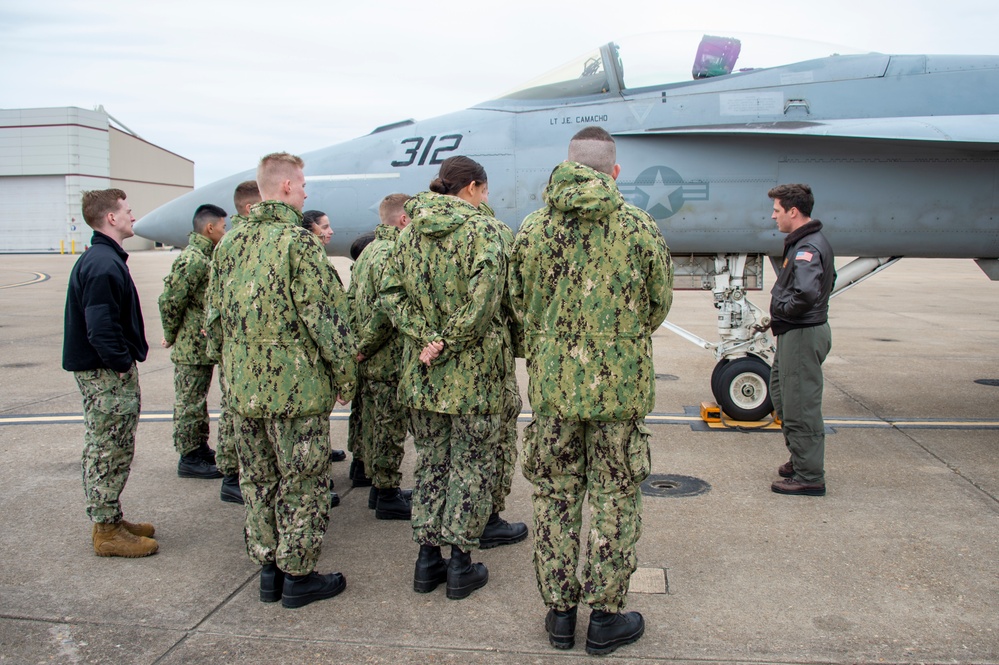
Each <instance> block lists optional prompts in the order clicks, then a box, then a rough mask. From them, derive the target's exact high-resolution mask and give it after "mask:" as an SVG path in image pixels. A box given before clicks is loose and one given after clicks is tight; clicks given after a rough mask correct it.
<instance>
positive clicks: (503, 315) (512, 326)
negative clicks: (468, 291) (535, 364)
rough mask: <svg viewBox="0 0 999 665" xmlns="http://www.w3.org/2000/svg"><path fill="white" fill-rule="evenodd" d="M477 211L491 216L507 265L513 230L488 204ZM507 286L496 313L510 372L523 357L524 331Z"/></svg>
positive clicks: (482, 205)
mask: <svg viewBox="0 0 999 665" xmlns="http://www.w3.org/2000/svg"><path fill="white" fill-rule="evenodd" d="M479 212H482V213H485V214H487V215H489V216H490V217H492V218H493V219H492V220H490V221H491V223H492V224H493V227H494V228H495V229H496V234H497V235H498V236H499V237H500V240H501V241H502V242H503V256H505V257H506V260H507V265H509V261H510V252H512V251H513V231H511V230H510V227H509V226H507V225H506V224H504V223H503V222H502V221H500V220H498V219H496V218H495V217H496V213H494V212H493V209H492V208H490V207H489V205H488V204H486V203H483V204H481V205H479ZM508 286H509V285H508V284H504V289H503V300H502V301H501V302H500V309H499V312H498V315H499V317H500V324H501V325H502V326H503V328H504V335H503V342H504V344H506V346H507V348H508V349H509V350H510V352H509V353H507V354H506V356H507V357H506V371H507V374H511V373H513V372H516V371H517V361H516V360H515V359H516V358H523V357H524V331H523V330H521V328H520V325H519V322H518V320H517V317H516V315H515V313H514V311H513V303H512V302H511V300H510V289H509V288H508Z"/></svg>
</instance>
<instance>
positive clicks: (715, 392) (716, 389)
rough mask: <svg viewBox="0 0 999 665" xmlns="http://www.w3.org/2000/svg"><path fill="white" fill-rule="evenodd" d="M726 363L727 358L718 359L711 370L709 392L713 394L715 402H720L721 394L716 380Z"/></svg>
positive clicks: (727, 361) (719, 385)
mask: <svg viewBox="0 0 999 665" xmlns="http://www.w3.org/2000/svg"><path fill="white" fill-rule="evenodd" d="M728 363H729V359H728V358H722V359H721V360H719V361H718V364H716V365H715V368H714V369H713V370H711V394H712V395H713V396H714V398H715V402H717V403H718V404H721V394H722V389H721V384H720V383H719V382H718V380H719V379H720V378H721V373H722V371H723V370H724V369H725V366H726V365H728Z"/></svg>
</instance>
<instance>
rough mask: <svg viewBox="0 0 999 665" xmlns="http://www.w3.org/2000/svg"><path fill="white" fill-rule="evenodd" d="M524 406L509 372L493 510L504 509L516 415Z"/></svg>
mask: <svg viewBox="0 0 999 665" xmlns="http://www.w3.org/2000/svg"><path fill="white" fill-rule="evenodd" d="M523 406H524V402H523V400H521V399H520V389H519V388H518V387H517V375H516V374H514V373H513V372H510V373H509V374H508V375H507V377H506V382H505V383H504V385H503V413H502V416H501V417H502V421H501V422H500V439H499V445H498V446H497V447H496V472H495V475H494V476H493V512H494V513H501V512H503V511H504V510H506V498H507V497H508V496H509V495H510V488H511V487H512V486H513V470H514V467H516V465H517V417H518V416H520V409H521V408H522V407H523Z"/></svg>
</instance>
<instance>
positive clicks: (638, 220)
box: [510, 127, 673, 654]
mask: <svg viewBox="0 0 999 665" xmlns="http://www.w3.org/2000/svg"><path fill="white" fill-rule="evenodd" d="M616 159H617V155H616V147H615V144H614V139H613V138H611V136H610V135H609V134H608V133H607V132H606V131H604V130H603V129H602V128H600V127H587V128H585V129H583V130H581V131H580V132H578V133H577V134H576V135H575V136H574V137H573V138H572V141H571V142H570V143H569V160H568V161H565V162H563V163H562V164H560V165H559V166H558V167H556V168H555V170H554V171H553V172H552V175H551V178H550V180H549V183H548V186H547V188H546V189H545V191H544V201H545V203H546V204H547V205H546V207H544V208H542V209H540V210H538V211H536V212H534V213H532V214H531V215H529V216H528V217H527V218H526V219H525V220H524V223H523V225H522V226H521V228H520V233H519V234H518V235H517V238H516V239H515V241H514V247H513V253H512V256H511V258H510V296H511V299H512V301H513V306H514V310H515V312H516V315H517V316H518V318H519V319H520V321H521V324H522V326H523V330H524V341H525V353H526V356H527V370H528V376H529V384H528V396H529V399H530V401H531V407H532V408H533V410H534V414H535V415H534V420H533V421H532V422H531V423H530V424H529V425H528V426H527V429H526V430H525V432H524V449H523V457H522V463H521V467H522V470H523V473H524V476H525V477H526V478H527V479H528V480H529V481H531V482H532V483H533V484H534V494H533V502H534V525H535V534H534V567H535V572H536V574H537V579H538V589H539V591H540V592H541V596H542V599H543V600H544V603H545V605H546V606H547V607H548V608H549V611H548V615H547V616H546V618H545V628H546V629H547V630H548V639H549V641H550V642H551V644H552V646H554V647H556V648H559V649H570V648H572V646H573V645H574V643H575V629H576V609H577V605H578V604H579V603H580V602H582V603H584V604H586V605H588V606H589V607H590V608H591V610H592V612H591V613H590V622H589V628H588V630H587V636H586V651H587V653H591V654H605V653H610V652H611V651H614V650H615V649H617V648H618V647H621V646H623V645H625V644H630V643H632V642H634V641H636V640H638V639H639V638H640V637H641V636H642V633H643V632H644V630H645V622H644V619H643V618H642V615H641V614H639V613H638V612H621V609H622V608H623V607H624V605H625V602H626V599H627V593H628V583H629V580H630V577H631V574H632V573H633V572H634V571H635V567H636V555H635V545H636V543H637V542H638V538H639V536H640V535H641V525H642V521H641V519H642V518H641V513H642V495H641V492H640V491H639V485H640V484H641V482H642V481H643V480H645V478H646V477H647V476H648V474H649V471H650V466H651V460H650V457H649V442H648V438H649V431H648V429H646V427H645V425H644V418H645V416H646V414H648V412H649V411H650V410H651V409H652V407H653V405H654V403H655V383H654V379H655V369H654V367H653V364H652V340H651V335H652V333H654V332H655V331H656V329H657V328H658V327H659V325H660V324H661V323H662V322H663V319H665V318H666V314H667V312H668V311H669V307H670V304H671V302H672V294H673V291H672V285H673V273H672V267H671V263H670V258H669V250H668V249H667V247H666V242H665V241H664V240H663V237H662V235H661V234H660V233H659V230H658V229H657V228H656V226H655V223H654V222H653V220H652V218H651V217H649V216H648V214H646V213H645V212H644V211H642V210H640V209H639V208H636V207H635V206H633V205H630V204H628V203H626V202H625V200H624V197H623V196H622V195H621V192H620V191H619V190H618V188H617V184H616V183H615V179H616V178H617V176H618V174H619V173H620V170H621V167H620V165H618V164H616ZM587 493H588V494H589V506H590V533H589V537H588V538H587V553H586V556H585V563H584V565H583V570H582V579H581V580H580V579H577V577H576V566H577V562H578V560H579V546H580V545H579V541H580V528H581V524H582V508H583V500H584V497H585V496H586V495H587Z"/></svg>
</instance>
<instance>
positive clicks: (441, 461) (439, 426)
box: [409, 409, 500, 552]
mask: <svg viewBox="0 0 999 665" xmlns="http://www.w3.org/2000/svg"><path fill="white" fill-rule="evenodd" d="M409 417H410V428H411V429H412V432H413V439H414V443H415V446H416V487H414V488H413V518H412V525H413V540H415V541H416V542H417V543H419V544H420V545H456V546H458V547H459V548H461V549H462V550H464V551H466V552H467V551H469V550H473V549H475V548H477V547H478V546H479V534H481V533H482V529H483V528H484V527H485V525H486V520H488V519H489V512H490V510H492V494H491V492H492V488H491V484H492V476H493V470H494V468H495V466H496V444H497V441H498V439H499V423H500V416H499V415H476V416H457V415H451V414H447V413H434V412H432V411H422V410H420V409H410V410H409Z"/></svg>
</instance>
